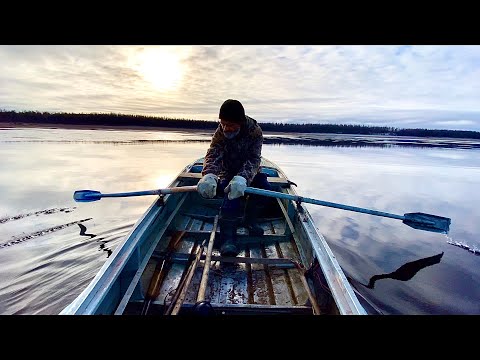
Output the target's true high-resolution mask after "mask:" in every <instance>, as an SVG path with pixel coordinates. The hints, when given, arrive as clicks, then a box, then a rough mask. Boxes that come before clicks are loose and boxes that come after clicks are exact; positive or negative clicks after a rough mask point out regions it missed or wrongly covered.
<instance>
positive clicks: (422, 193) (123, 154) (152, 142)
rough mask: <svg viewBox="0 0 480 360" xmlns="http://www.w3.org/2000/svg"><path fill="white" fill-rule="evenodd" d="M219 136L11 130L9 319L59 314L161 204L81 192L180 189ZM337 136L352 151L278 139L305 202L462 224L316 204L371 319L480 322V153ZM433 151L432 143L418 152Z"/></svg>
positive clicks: (269, 151)
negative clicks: (77, 197)
mask: <svg viewBox="0 0 480 360" xmlns="http://www.w3.org/2000/svg"><path fill="white" fill-rule="evenodd" d="M210 136H211V133H208V132H206V133H196V132H187V131H170V130H169V131H147V130H138V131H136V130H122V131H117V130H66V129H16V128H12V129H0V197H1V201H0V264H1V270H0V314H58V313H59V312H60V311H61V310H62V309H63V308H64V307H65V306H66V305H68V304H69V303H70V302H71V301H72V300H73V299H74V298H75V297H76V296H77V295H78V294H80V292H81V291H82V290H83V289H84V288H85V287H86V286H87V285H88V283H89V282H90V281H91V280H92V279H93V277H94V276H95V274H96V272H97V271H98V270H99V269H100V267H101V266H102V265H103V263H104V262H105V261H106V259H107V258H108V256H110V254H111V253H112V251H113V250H114V249H115V247H116V246H117V245H118V244H119V243H120V242H121V241H122V240H123V239H124V238H125V236H126V235H127V234H128V233H129V231H130V229H131V227H132V226H133V225H134V223H135V222H136V221H137V219H138V218H139V217H140V216H141V215H142V214H143V212H144V211H145V210H146V209H147V207H148V206H149V205H150V203H151V202H152V201H153V197H150V196H145V197H130V198H114V199H104V200H102V201H97V202H92V203H76V202H74V200H73V198H72V195H73V193H74V191H75V190H80V189H94V190H98V191H101V192H103V193H107V192H124V191H138V190H149V189H155V188H161V187H166V186H168V185H169V184H170V182H171V181H172V180H173V179H174V178H175V177H176V175H177V174H178V173H179V172H180V171H181V170H182V169H183V167H184V166H186V165H187V164H188V163H190V162H191V161H193V160H194V159H197V158H199V157H202V156H204V154H205V151H206V150H207V148H208V145H209V142H208V140H209V139H210ZM312 136H313V137H315V135H309V137H310V138H311V137H312ZM287 137H288V138H295V137H298V135H292V136H287ZM318 137H321V136H320V135H319V136H318ZM332 137H333V138H335V139H336V140H335V141H338V143H339V144H341V145H335V141H333V142H331V141H330V143H331V144H330V145H333V146H314V145H291V144H290V143H289V144H275V141H273V139H274V138H281V136H276V137H273V136H272V137H269V136H268V135H266V138H269V139H270V140H271V141H269V143H266V144H264V147H263V155H264V156H265V157H266V158H268V159H269V160H272V161H273V162H275V163H276V164H277V165H279V166H280V167H281V168H282V170H283V171H284V172H285V173H286V175H287V176H288V177H289V179H290V180H291V181H293V182H294V183H296V184H297V185H298V186H297V188H296V191H297V193H298V194H299V195H302V196H305V197H311V198H316V199H320V200H325V201H330V202H335V203H341V204H346V205H352V206H358V207H364V208H368V209H374V210H379V211H384V212H390V213H394V214H398V215H403V214H405V213H409V212H424V213H428V214H434V215H439V216H445V217H449V218H451V219H452V224H451V226H450V232H449V234H448V235H444V234H439V233H433V232H426V231H422V230H417V229H413V228H411V227H409V226H407V225H405V224H403V223H402V222H401V221H400V220H395V219H389V218H383V217H378V216H372V215H367V214H362V213H355V212H351V211H345V210H340V209H333V208H327V207H322V206H316V205H311V204H307V205H306V207H307V208H308V210H309V211H310V213H311V215H312V217H313V218H314V220H315V223H316V226H317V227H318V229H319V231H320V232H321V233H322V234H323V235H324V236H325V239H326V240H327V242H328V244H329V245H330V246H331V249H332V251H333V252H334V254H335V255H336V257H337V260H338V261H339V263H340V266H341V267H342V268H343V270H344V271H345V274H346V275H347V277H348V279H349V280H350V281H351V284H352V285H353V286H354V287H355V289H356V290H357V291H358V293H359V294H360V296H361V297H363V298H364V300H365V301H366V302H368V303H369V304H370V305H371V310H372V311H373V310H374V311H376V312H378V313H382V314H480V272H479V269H480V256H479V251H480V238H479V235H480V219H479V214H480V210H479V208H478V204H479V203H480V191H479V190H478V189H479V183H480V150H479V149H478V146H479V144H478V143H477V142H474V141H473V142H472V141H470V140H468V141H464V140H450V141H445V139H443V140H439V141H435V140H431V139H423V140H421V139H420V140H418V139H412V141H411V144H409V143H408V142H406V143H405V144H404V145H401V144H400V145H398V144H397V143H395V141H393V143H392V141H390V140H389V139H388V138H386V137H385V138H382V137H375V138H373V137H370V138H369V137H363V139H366V140H365V141H363V140H362V141H361V145H359V143H358V139H359V137H354V136H350V137H349V136H341V135H336V136H330V137H329V138H332ZM339 139H340V140H341V141H339ZM349 139H350V140H351V141H350V140H349ZM403 140H405V139H403ZM419 142H420V143H421V144H420V145H422V144H427V145H428V146H423V145H422V146H411V145H414V144H416V145H418V143H419ZM443 143H448V146H443V145H442V144H443ZM465 143H467V144H470V145H468V146H465ZM312 144H314V142H312ZM322 144H324V142H323V143H322ZM349 144H350V145H351V146H350V145H349Z"/></svg>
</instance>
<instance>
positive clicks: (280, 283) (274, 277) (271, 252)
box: [264, 222, 295, 306]
mask: <svg viewBox="0 0 480 360" xmlns="http://www.w3.org/2000/svg"><path fill="white" fill-rule="evenodd" d="M264 231H265V234H273V232H274V228H273V225H272V223H271V222H270V223H267V224H265V228H264ZM277 245H278V244H265V245H264V247H265V251H264V255H265V257H267V258H272V257H273V258H278V257H279V256H278V252H277V249H276V246H277ZM270 278H271V281H272V287H273V294H274V296H275V304H276V305H281V306H291V305H295V302H294V301H293V299H292V296H291V293H292V290H291V288H290V287H289V282H288V279H287V278H286V276H285V271H284V270H283V269H270Z"/></svg>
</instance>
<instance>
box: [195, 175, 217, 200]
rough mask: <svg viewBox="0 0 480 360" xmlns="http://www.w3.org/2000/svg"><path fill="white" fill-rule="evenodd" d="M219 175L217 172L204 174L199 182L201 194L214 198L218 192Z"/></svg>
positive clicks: (198, 187)
mask: <svg viewBox="0 0 480 360" xmlns="http://www.w3.org/2000/svg"><path fill="white" fill-rule="evenodd" d="M217 181H218V176H217V175H215V174H206V175H204V176H203V177H202V178H201V179H200V180H199V181H198V184H197V190H198V193H199V194H200V196H202V197H204V198H207V199H212V198H214V197H215V194H216V193H217Z"/></svg>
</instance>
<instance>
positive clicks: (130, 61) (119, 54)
mask: <svg viewBox="0 0 480 360" xmlns="http://www.w3.org/2000/svg"><path fill="white" fill-rule="evenodd" d="M152 49H160V50H161V51H166V52H168V53H170V54H174V55H175V56H176V57H177V58H178V61H179V63H180V64H181V68H182V69H183V70H182V74H181V75H182V76H181V79H182V80H181V83H180V84H179V86H178V87H176V88H172V89H170V90H169V91H160V90H158V89H155V88H154V87H153V86H152V84H151V82H149V79H148V74H147V75H145V74H144V73H141V72H139V71H138V69H139V66H141V64H139V59H140V58H141V57H140V56H139V54H147V53H148V52H149V51H151V50H152ZM154 61H158V66H159V67H161V66H162V59H161V57H160V58H158V59H155V60H154ZM154 64H155V63H154ZM151 71H155V66H153V68H152V70H151ZM157 75H158V74H157ZM157 80H158V79H157ZM160 80H161V79H160ZM478 94H480V46H458V45H455V46H446V45H440V46H393V45H388V46H380V45H368V46H360V45H355V46H324V45H315V46H303V45H302V46H293V45H292V46H283V45H282V46H280V45H275V46H270V45H268V46H267V45H213V46H159V47H154V46H103V45H95V46H43V45H42V46H40V45H37V46H24V45H19V46H6V45H3V46H0V108H3V109H12V110H18V111H21V110H38V111H66V112H103V111H108V112H117V113H128V114H146V115H156V116H171V117H183V118H193V119H205V120H215V119H216V117H217V114H218V108H219V107H220V105H221V103H222V102H223V101H224V100H225V99H227V98H235V99H239V100H240V101H242V103H243V104H244V106H245V108H246V111H247V113H248V114H249V115H251V116H253V117H254V118H257V119H258V120H259V121H260V122H262V121H282V122H321V123H325V122H333V123H339V122H347V123H363V124H369V125H370V124H377V125H382V126H394V127H422V128H439V127H441V128H444V127H446V128H456V129H468V130H480V117H479V114H480V102H479V101H478Z"/></svg>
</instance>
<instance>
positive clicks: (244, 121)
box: [198, 99, 271, 256]
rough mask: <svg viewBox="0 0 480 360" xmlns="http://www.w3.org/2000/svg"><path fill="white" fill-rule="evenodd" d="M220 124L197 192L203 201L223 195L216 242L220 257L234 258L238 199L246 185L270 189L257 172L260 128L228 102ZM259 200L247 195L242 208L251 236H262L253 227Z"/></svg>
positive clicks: (239, 208)
mask: <svg viewBox="0 0 480 360" xmlns="http://www.w3.org/2000/svg"><path fill="white" fill-rule="evenodd" d="M219 119H220V124H219V126H218V128H217V129H216V131H215V133H214V135H213V137H212V141H211V143H210V147H209V148H208V150H207V153H206V155H205V160H204V164H203V170H202V175H203V177H202V179H201V180H200V181H199V182H198V191H199V193H200V195H201V196H203V197H205V198H213V197H215V196H223V197H224V201H223V204H222V207H221V209H220V216H219V225H220V243H221V244H222V247H221V253H222V255H224V256H236V255H237V254H238V247H237V245H236V228H237V226H238V223H239V221H240V220H241V217H242V215H243V214H242V210H243V209H242V204H243V203H242V200H243V196H244V192H245V189H246V187H247V186H253V187H258V188H261V189H267V190H270V189H271V187H270V184H269V183H268V181H267V177H266V175H265V174H262V173H260V172H259V170H260V162H261V151H262V144H263V134H262V129H261V127H260V126H259V124H258V123H257V121H256V120H255V119H253V118H251V117H249V116H247V115H245V110H244V108H243V105H242V104H241V103H240V102H239V101H237V100H232V99H228V100H226V101H225V102H224V103H223V104H222V106H221V107H220V113H219ZM260 202H261V199H259V197H258V196H252V195H250V196H249V198H248V200H247V206H246V209H245V219H244V223H245V226H246V227H247V228H248V229H249V231H250V234H252V235H262V234H263V229H262V228H261V227H259V226H258V225H257V224H256V218H257V216H258V211H259V209H260V207H259V205H260Z"/></svg>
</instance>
